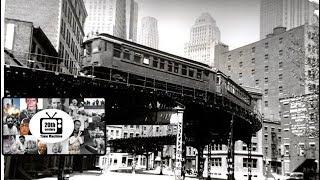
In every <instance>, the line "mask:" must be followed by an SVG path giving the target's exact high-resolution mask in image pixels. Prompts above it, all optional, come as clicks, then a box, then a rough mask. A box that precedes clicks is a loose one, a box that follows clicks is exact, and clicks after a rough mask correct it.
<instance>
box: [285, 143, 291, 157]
mask: <svg viewBox="0 0 320 180" xmlns="http://www.w3.org/2000/svg"><path fill="white" fill-rule="evenodd" d="M289 151H290V145H288V144H286V145H284V154H285V155H289Z"/></svg>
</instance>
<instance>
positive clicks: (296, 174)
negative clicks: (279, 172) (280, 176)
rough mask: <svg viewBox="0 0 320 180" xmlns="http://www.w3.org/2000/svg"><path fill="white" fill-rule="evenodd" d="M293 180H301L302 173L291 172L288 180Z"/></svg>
mask: <svg viewBox="0 0 320 180" xmlns="http://www.w3.org/2000/svg"><path fill="white" fill-rule="evenodd" d="M294 179H303V173H302V172H293V173H291V174H290V177H289V180H294Z"/></svg>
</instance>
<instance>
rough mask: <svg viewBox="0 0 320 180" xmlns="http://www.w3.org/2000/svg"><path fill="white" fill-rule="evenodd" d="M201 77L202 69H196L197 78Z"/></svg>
mask: <svg viewBox="0 0 320 180" xmlns="http://www.w3.org/2000/svg"><path fill="white" fill-rule="evenodd" d="M201 78H202V71H201V70H199V69H197V79H201Z"/></svg>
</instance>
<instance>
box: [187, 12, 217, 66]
mask: <svg viewBox="0 0 320 180" xmlns="http://www.w3.org/2000/svg"><path fill="white" fill-rule="evenodd" d="M219 41H220V30H219V28H218V26H217V24H216V21H215V20H214V19H213V18H212V17H211V15H210V14H209V13H203V14H201V16H200V17H198V18H197V19H196V22H195V24H194V25H193V26H192V28H191V31H190V41H189V42H188V43H186V44H185V48H184V54H185V57H186V58H190V59H192V60H195V61H199V62H202V63H205V64H208V65H210V66H214V48H215V45H216V44H217V43H218V42H219Z"/></svg>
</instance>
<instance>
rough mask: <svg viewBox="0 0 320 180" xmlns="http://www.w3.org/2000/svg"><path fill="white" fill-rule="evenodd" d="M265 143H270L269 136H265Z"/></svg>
mask: <svg viewBox="0 0 320 180" xmlns="http://www.w3.org/2000/svg"><path fill="white" fill-rule="evenodd" d="M264 141H265V143H268V135H267V134H265V135H264Z"/></svg>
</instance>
